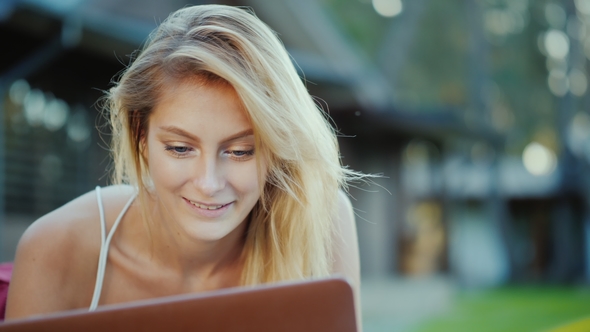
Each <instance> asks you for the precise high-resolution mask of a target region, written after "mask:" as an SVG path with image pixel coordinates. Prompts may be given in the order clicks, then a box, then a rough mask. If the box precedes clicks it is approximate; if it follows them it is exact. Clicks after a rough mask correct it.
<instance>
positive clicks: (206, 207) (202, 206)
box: [189, 201, 224, 210]
mask: <svg viewBox="0 0 590 332" xmlns="http://www.w3.org/2000/svg"><path fill="white" fill-rule="evenodd" d="M189 202H191V204H192V205H194V206H196V207H198V208H199V209H205V210H217V209H220V208H222V207H223V206H224V204H222V205H202V204H199V203H195V202H193V201H189Z"/></svg>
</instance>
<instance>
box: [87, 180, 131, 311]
mask: <svg viewBox="0 0 590 332" xmlns="http://www.w3.org/2000/svg"><path fill="white" fill-rule="evenodd" d="M136 196H137V193H134V194H133V195H131V198H129V201H128V202H127V204H125V207H124V208H123V210H121V213H119V216H118V217H117V220H115V223H114V224H113V227H112V228H111V230H110V231H109V234H108V236H106V235H105V234H106V228H107V224H106V220H105V218H104V208H103V205H102V196H101V194H100V187H99V186H97V187H96V200H97V202H98V212H99V214H100V254H99V255H98V270H97V271H96V283H95V285H94V294H93V295H92V302H90V308H89V309H88V311H94V310H95V309H96V307H97V306H98V301H99V300H100V293H101V291H102V283H103V280H104V272H105V269H106V265H107V258H108V254H109V244H110V243H111V239H112V238H113V234H115V231H116V230H117V227H118V226H119V223H120V222H121V219H123V216H124V215H125V212H127V210H128V209H129V207H130V206H131V203H133V200H134V199H135V197H136Z"/></svg>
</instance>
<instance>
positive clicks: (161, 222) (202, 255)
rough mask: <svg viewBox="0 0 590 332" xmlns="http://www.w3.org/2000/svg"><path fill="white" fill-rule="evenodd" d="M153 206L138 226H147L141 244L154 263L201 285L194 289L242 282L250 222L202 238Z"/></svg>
mask: <svg viewBox="0 0 590 332" xmlns="http://www.w3.org/2000/svg"><path fill="white" fill-rule="evenodd" d="M153 206H154V209H153V211H151V212H150V213H149V215H150V216H151V217H150V219H149V220H148V221H147V222H144V223H143V224H144V225H142V226H139V225H138V226H139V227H137V228H136V229H142V230H144V232H143V233H144V236H142V238H143V241H142V242H143V244H142V247H143V248H144V250H145V251H144V252H146V253H149V259H150V261H152V263H155V264H156V265H157V266H160V267H162V268H163V269H165V270H167V271H169V272H170V273H173V274H174V275H176V276H179V277H180V278H182V279H183V280H184V281H185V282H188V283H191V281H190V280H193V281H195V282H197V283H198V284H199V285H196V286H195V285H193V286H191V288H193V289H194V288H206V289H211V288H222V287H228V286H236V285H237V284H238V283H239V280H240V276H241V271H242V267H243V259H242V258H243V257H242V251H243V248H244V243H245V238H244V234H245V231H246V227H247V222H243V223H241V224H240V225H239V226H238V227H237V228H236V229H234V230H233V231H232V232H231V233H229V234H228V235H226V236H225V237H223V238H221V239H219V240H215V241H206V240H200V239H195V238H191V237H189V236H188V235H187V234H186V233H185V232H183V231H182V230H181V229H179V227H177V224H176V223H174V222H173V221H171V220H167V215H168V214H167V213H166V212H165V211H162V210H161V209H160V208H159V207H158V204H154V205H153ZM138 220H141V218H138Z"/></svg>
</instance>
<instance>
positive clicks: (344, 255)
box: [332, 190, 362, 332]
mask: <svg viewBox="0 0 590 332" xmlns="http://www.w3.org/2000/svg"><path fill="white" fill-rule="evenodd" d="M335 224H336V225H335V226H336V227H335V236H334V239H333V241H334V242H333V250H334V251H333V252H334V265H333V267H332V272H333V273H335V274H340V275H343V276H344V277H346V278H348V279H349V281H350V282H351V283H352V288H353V292H354V300H355V309H356V321H357V329H358V331H359V332H360V331H362V317H361V299H360V295H361V294H360V286H361V276H360V259H359V246H358V237H357V231H356V224H355V218H354V211H353V210H352V204H351V203H350V200H349V199H348V196H347V195H346V193H344V192H343V191H341V190H340V191H338V210H337V216H336V218H335Z"/></svg>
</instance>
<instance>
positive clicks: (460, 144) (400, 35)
mask: <svg viewBox="0 0 590 332" xmlns="http://www.w3.org/2000/svg"><path fill="white" fill-rule="evenodd" d="M187 3H188V2H187V1H183V0H168V1H140V0H117V1H114V0H67V1H58V0H5V1H4V2H2V3H0V38H2V40H3V41H4V45H9V47H4V48H3V52H2V53H0V58H1V59H2V61H0V107H1V108H0V109H1V110H2V117H0V119H1V120H0V131H1V133H2V134H1V135H0V157H1V156H4V157H3V158H0V202H1V203H0V213H1V214H0V218H2V219H1V220H0V232H3V235H4V236H3V237H0V239H1V240H0V241H3V245H4V248H5V249H4V252H0V257H3V258H4V259H11V258H12V255H13V252H12V251H11V250H13V249H11V248H13V245H12V244H13V243H14V241H15V239H14V238H8V236H7V234H8V230H10V229H12V228H11V227H13V225H15V224H19V225H27V224H29V223H30V222H32V221H33V220H34V219H35V218H37V217H39V216H40V215H42V214H44V213H46V212H48V211H50V210H52V209H54V208H56V207H58V206H60V205H62V204H64V203H65V202H67V201H68V200H70V199H71V198H73V197H75V196H77V195H79V194H81V193H84V192H86V191H89V190H92V189H93V188H94V186H96V185H105V184H107V182H108V169H109V165H110V164H109V156H108V141H109V133H108V130H107V129H106V128H104V127H102V125H103V124H104V121H103V119H102V118H101V114H100V112H99V107H98V106H99V105H97V104H96V101H97V100H99V98H100V96H101V95H102V90H106V89H108V87H109V82H110V80H111V78H112V77H113V76H114V75H115V74H116V73H117V72H119V71H120V70H122V69H123V68H124V66H125V64H127V63H128V61H129V55H130V54H131V53H132V52H133V51H134V50H135V49H137V48H138V47H139V46H140V45H141V43H142V42H143V41H144V40H145V38H146V36H147V34H148V33H149V32H150V31H151V30H152V29H153V28H155V27H156V24H157V22H159V21H161V20H162V19H164V18H165V17H166V16H167V14H168V13H170V12H172V11H174V10H176V9H178V8H180V7H182V6H184V5H186V4H187ZM191 3H192V4H197V3H204V2H201V1H192V2H191ZM216 3H224V4H229V5H240V6H251V7H252V8H253V9H254V11H255V12H256V14H257V15H258V16H259V17H260V18H261V19H262V20H263V21H265V22H267V23H268V24H269V25H270V26H271V27H272V28H273V29H274V30H276V31H277V32H278V34H279V36H280V38H281V39H282V41H283V42H284V43H285V45H286V47H287V49H288V50H289V52H290V53H291V55H292V56H293V59H294V61H295V62H296V64H297V66H298V68H300V69H301V72H302V76H303V75H304V76H305V80H306V84H307V87H308V89H309V91H310V93H311V94H312V95H314V96H317V100H318V104H319V105H320V106H321V107H322V108H324V109H326V110H327V111H328V112H329V114H330V116H331V117H332V118H333V120H334V123H335V124H336V126H337V128H338V129H339V132H340V133H341V137H340V138H339V140H340V144H341V149H342V156H343V163H344V164H345V165H349V166H350V167H352V168H353V169H357V170H361V171H364V172H367V173H374V174H382V175H383V177H381V178H378V179H376V180H375V184H373V185H371V186H367V185H362V184H358V187H356V186H355V187H352V188H351V194H352V196H353V197H354V199H355V200H353V205H354V206H355V209H356V213H357V226H358V231H359V241H360V246H361V262H362V263H361V265H362V273H363V276H364V277H366V278H371V277H375V278H378V277H388V276H395V275H404V276H425V275H426V276H428V275H438V274H444V275H449V276H451V277H454V278H456V279H457V280H459V281H461V282H462V283H463V284H465V285H472V286H486V285H495V284H499V283H503V282H507V281H558V282H572V281H583V280H588V278H590V227H589V225H590V220H588V218H589V216H588V191H587V190H588V189H586V188H588V179H589V177H588V175H587V174H588V161H589V160H590V148H589V147H590V134H589V133H590V116H589V115H588V113H587V107H585V106H586V105H587V104H588V101H589V100H590V99H589V98H588V97H587V93H586V89H587V77H588V73H587V70H586V63H587V61H588V60H587V57H588V56H589V55H590V47H588V45H590V39H589V38H590V27H589V25H590V20H589V17H590V16H589V15H590V2H588V1H584V0H579V1H565V0H564V1H561V2H559V1H544V0H538V1H532V0H531V1H528V0H512V1H508V0H505V1H501V0H498V1H482V2H475V1H473V2H470V1H468V2H437V1H424V0H413V1H403V2H402V1H399V0H397V1H394V0H391V1H375V0H373V1H369V0H365V1H363V0H321V1H313V0H280V1H279V0H276V1H263V0H250V1H246V0H244V1H238V0H236V1H217V2H216ZM96 128H98V129H99V130H96ZM21 228H22V227H21ZM15 234H16V233H15ZM0 248H1V247H0Z"/></svg>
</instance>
